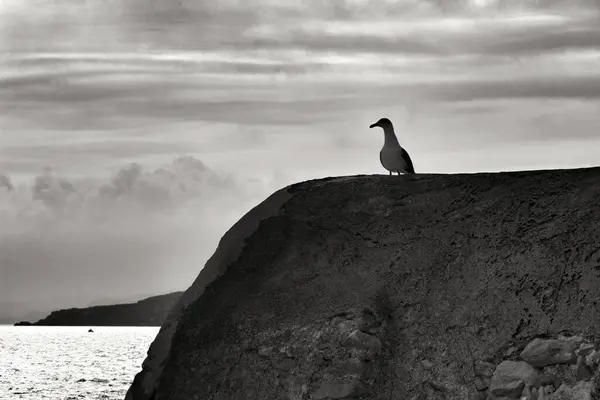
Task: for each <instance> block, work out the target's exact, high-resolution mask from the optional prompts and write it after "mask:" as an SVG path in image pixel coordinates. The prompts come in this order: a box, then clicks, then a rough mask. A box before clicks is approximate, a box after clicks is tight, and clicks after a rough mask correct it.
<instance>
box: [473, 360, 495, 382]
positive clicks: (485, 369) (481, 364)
mask: <svg viewBox="0 0 600 400" xmlns="http://www.w3.org/2000/svg"><path fill="white" fill-rule="evenodd" d="M473 369H474V372H475V376H483V377H486V378H491V377H492V375H493V374H494V371H495V370H496V365H495V364H492V363H490V362H486V361H477V362H476V363H475V365H474V367H473Z"/></svg>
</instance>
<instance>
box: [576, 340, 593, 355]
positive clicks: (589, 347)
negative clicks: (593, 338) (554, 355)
mask: <svg viewBox="0 0 600 400" xmlns="http://www.w3.org/2000/svg"><path fill="white" fill-rule="evenodd" d="M593 351H594V345H593V344H592V343H582V344H581V345H580V346H579V348H578V349H577V350H575V355H577V356H584V357H585V356H587V355H589V354H591V353H592V352H593Z"/></svg>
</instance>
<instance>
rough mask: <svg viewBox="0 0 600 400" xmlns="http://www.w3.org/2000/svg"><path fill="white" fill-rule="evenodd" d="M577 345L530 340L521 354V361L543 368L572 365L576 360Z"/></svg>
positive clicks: (559, 341) (555, 341)
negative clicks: (554, 365)
mask: <svg viewBox="0 0 600 400" xmlns="http://www.w3.org/2000/svg"><path fill="white" fill-rule="evenodd" d="M578 345H579V343H576V342H575V341H570V340H561V339H539V338H536V339H534V340H532V341H531V342H530V343H529V344H528V345H527V346H525V349H523V351H522V352H521V359H522V360H524V361H526V362H527V363H529V364H531V365H533V366H536V367H544V366H546V365H552V364H574V363H575V361H576V360H577V356H576V355H575V350H576V349H577V347H578Z"/></svg>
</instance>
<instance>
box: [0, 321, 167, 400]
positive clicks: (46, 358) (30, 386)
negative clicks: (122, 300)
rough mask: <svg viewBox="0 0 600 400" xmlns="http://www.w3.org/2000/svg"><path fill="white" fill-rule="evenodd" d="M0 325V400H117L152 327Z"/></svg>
mask: <svg viewBox="0 0 600 400" xmlns="http://www.w3.org/2000/svg"><path fill="white" fill-rule="evenodd" d="M88 329H89V327H83V326H81V327H13V326H6V325H0V399H2V400H12V399H15V400H16V399H28V400H40V399H53V400H54V399H60V400H80V399H85V400H96V399H102V400H113V399H119V400H123V398H124V397H125V393H126V392H127V389H128V387H129V385H130V384H131V382H132V381H133V377H134V376H135V374H136V373H138V372H139V371H140V369H141V365H142V362H143V361H144V358H145V357H146V351H147V350H148V347H149V346H150V343H151V342H152V340H154V337H155V336H156V334H157V333H158V330H159V328H158V327H141V328H140V327H92V329H93V330H94V332H92V333H88Z"/></svg>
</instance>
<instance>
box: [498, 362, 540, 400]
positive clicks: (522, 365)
mask: <svg viewBox="0 0 600 400" xmlns="http://www.w3.org/2000/svg"><path fill="white" fill-rule="evenodd" d="M526 385H527V386H533V387H539V386H540V385H541V374H540V372H539V371H538V370H536V369H535V368H534V367H532V366H531V365H529V364H527V363H526V362H523V361H503V362H502V363H500V365H498V367H497V368H496V370H495V371H494V374H493V375H492V380H491V382H490V392H491V393H492V394H493V395H494V396H497V397H498V396H504V397H508V398H511V399H518V398H519V397H520V396H521V392H523V389H524V388H525V386H526Z"/></svg>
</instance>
